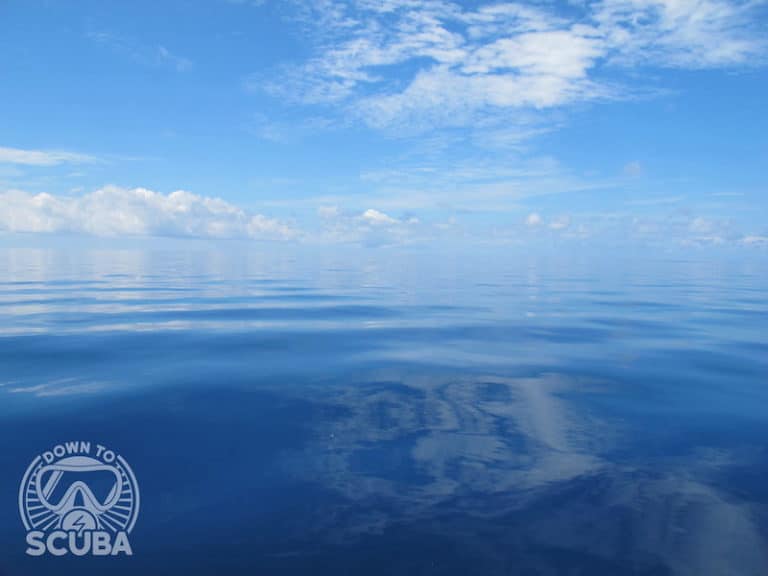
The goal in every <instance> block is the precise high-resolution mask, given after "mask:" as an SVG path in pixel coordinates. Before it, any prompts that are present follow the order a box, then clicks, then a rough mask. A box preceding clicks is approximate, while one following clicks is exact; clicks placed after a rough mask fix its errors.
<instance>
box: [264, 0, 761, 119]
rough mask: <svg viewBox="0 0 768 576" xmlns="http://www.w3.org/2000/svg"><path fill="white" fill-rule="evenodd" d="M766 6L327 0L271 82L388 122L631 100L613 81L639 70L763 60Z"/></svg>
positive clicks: (279, 89) (659, 1)
mask: <svg viewBox="0 0 768 576" xmlns="http://www.w3.org/2000/svg"><path fill="white" fill-rule="evenodd" d="M473 4H474V3H473ZM757 4H758V3H755V2H753V1H752V0H737V1H735V2H734V1H726V0H598V1H593V2H586V3H579V4H576V5H573V6H572V7H571V8H570V9H569V10H567V11H566V10H558V11H556V10H555V9H554V8H552V7H551V6H550V5H548V4H527V3H518V2H503V3H486V4H481V5H480V6H476V5H475V6H474V7H472V8H468V7H462V6H459V5H458V4H455V3H452V2H444V1H441V0H387V1H381V0H379V1H375V2H374V1H372V0H350V1H336V0H315V1H314V2H310V3H303V5H302V14H303V16H304V19H305V21H306V23H307V24H308V25H309V27H310V28H313V29H314V30H315V31H316V33H315V35H314V36H311V37H312V38H314V39H315V41H316V43H317V45H316V51H315V53H314V55H313V56H311V57H310V58H309V59H308V60H307V61H305V62H304V63H303V64H301V65H299V66H297V67H295V68H293V69H292V70H288V71H287V73H286V70H281V75H280V82H279V83H271V84H270V83H269V82H267V83H266V84H267V89H268V90H270V91H272V92H273V93H277V94H280V95H282V96H286V97H289V98H293V99H298V100H299V101H301V102H304V103H315V104H317V103H326V104H329V103H330V104H337V105H341V106H342V107H343V108H344V109H345V110H346V111H350V110H351V111H352V112H353V113H355V114H357V115H358V116H360V117H362V119H363V120H364V121H365V122H367V123H368V124H369V125H371V126H374V127H378V128H386V127H392V126H399V127H413V125H414V123H422V124H425V125H428V126H446V125H448V126H453V125H471V124H474V123H475V122H476V121H477V119H478V117H480V118H487V117H488V115H494V114H499V115H500V114H501V113H502V112H504V111H506V110H510V109H513V110H521V109H534V110H542V109H547V108H554V107H559V106H563V105H566V104H569V103H573V102H583V101H589V100H595V99H604V98H615V97H619V96H622V94H623V92H624V90H623V89H621V88H619V87H618V85H617V84H616V83H614V82H609V81H608V80H606V78H607V77H608V76H610V75H612V74H613V75H615V72H616V71H622V70H628V69H630V68H636V67H638V66H654V67H661V68H670V67H671V68H691V69H697V68H712V67H728V66H743V65H751V64H753V63H754V61H755V59H756V58H761V57H762V56H763V54H764V52H765V48H766V42H765V41H764V40H763V38H762V35H761V33H760V31H759V30H758V28H757V26H756V25H755V23H754V18H752V16H753V15H754V11H755V6H756V5H757ZM286 79H287V81H286ZM504 118H505V120H507V121H508V120H509V116H508V115H505V116H504Z"/></svg>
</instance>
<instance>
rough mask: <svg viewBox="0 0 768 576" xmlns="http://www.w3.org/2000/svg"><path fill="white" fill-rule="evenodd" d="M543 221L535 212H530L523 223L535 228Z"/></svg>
mask: <svg viewBox="0 0 768 576" xmlns="http://www.w3.org/2000/svg"><path fill="white" fill-rule="evenodd" d="M542 222H543V220H542V219H541V216H540V215H539V214H538V213H537V212H531V213H530V214H528V217H527V218H526V219H525V223H526V225H528V226H531V227H535V226H540V225H541V223H542Z"/></svg>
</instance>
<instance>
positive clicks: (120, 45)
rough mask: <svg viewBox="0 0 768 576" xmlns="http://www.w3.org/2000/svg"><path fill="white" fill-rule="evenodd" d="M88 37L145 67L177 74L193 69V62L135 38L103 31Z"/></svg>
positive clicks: (160, 46) (160, 45)
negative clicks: (173, 71)
mask: <svg viewBox="0 0 768 576" xmlns="http://www.w3.org/2000/svg"><path fill="white" fill-rule="evenodd" d="M88 37H89V38H90V39H91V40H93V41H95V42H98V43H99V44H102V45H104V46H108V47H109V48H111V49H112V50H114V51H115V52H117V53H120V54H125V55H126V56H128V57H130V58H132V59H133V60H135V61H136V62H140V63H142V64H145V65H147V66H157V67H168V68H173V69H174V70H176V71H177V72H186V71H187V70H190V69H191V68H192V67H193V62H192V61H191V60H190V59H188V58H185V57H183V56H179V55H178V54H176V53H174V52H172V51H171V50H169V49H168V48H167V47H165V46H164V45H162V44H149V43H145V42H142V41H139V40H136V39H135V38H131V37H128V36H123V35H119V34H114V33H112V32H105V31H101V32H91V33H89V34H88Z"/></svg>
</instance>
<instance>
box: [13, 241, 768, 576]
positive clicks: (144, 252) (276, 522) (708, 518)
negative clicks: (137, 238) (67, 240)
mask: <svg viewBox="0 0 768 576" xmlns="http://www.w3.org/2000/svg"><path fill="white" fill-rule="evenodd" d="M767 439H768V267H766V266H765V265H764V262H761V261H760V260H759V259H758V258H751V259H746V258H739V259H735V258H730V257H722V258H717V259H705V258H704V254H703V253H702V254H697V253H696V252H695V251H693V252H692V253H688V254H684V255H680V254H678V255H676V256H673V255H668V254H667V255H665V254H652V255H649V254H646V255H638V254H634V255H619V254H618V253H617V254H613V255H603V256H601V257H590V256H587V255H580V254H578V253H572V254H570V255H568V256H565V255H560V256H558V255H557V254H555V253H552V254H539V255H532V254H525V253H519V252H507V251H505V250H504V249H500V248H498V247H496V248H493V249H489V250H488V251H483V250H478V251H477V253H475V254H460V253H451V252H449V251H446V252H445V253H436V252H430V253H421V252H419V251H417V250H413V251H410V252H409V251H404V250H398V251H394V250H389V249H387V248H371V249H360V250H355V251H346V252H339V253H331V251H329V250H316V251H311V250H300V249H296V250H293V251H286V252H284V253H281V254H274V253H271V252H270V251H269V250H268V249H266V248H265V249H259V248H258V247H253V248H250V249H248V250H229V251H228V250H217V249H215V248H210V249H209V248H206V247H197V246H196V247H195V248H194V249H193V248H190V249H184V248H179V249H175V248H174V249H172V250H166V251H159V250H153V249H152V248H151V247H142V248H140V249H104V250H95V249H83V250H67V249H64V248H62V249H60V250H55V249H43V248H27V249H21V248H11V247H6V248H3V249H2V250H0V446H1V448H2V458H1V460H0V461H1V462H2V467H1V468H0V469H1V470H2V474H0V574H2V576H20V575H36V574H47V573H54V572H55V573H57V574H99V575H105V574H126V575H127V574H131V575H133V574H152V575H176V574H178V575H182V574H184V575H197V574H212V575H214V574H216V575H223V574H227V575H240V574H243V575H244V574H249V575H250V574H264V575H279V574H288V575H293V574H296V575H299V574H301V575H305V574H323V575H325V574H328V575H334V576H341V575H362V574H365V575H378V574H402V575H411V574H414V575H475V574H476V575H479V576H492V575H497V574H499V575H501V574H504V575H518V574H519V575H569V576H573V575H589V576H599V575H607V576H608V575H609V576H621V575H635V574H637V575H691V576H707V575H712V576H721V575H724V574H728V575H729V576H739V575H755V576H760V575H765V574H768V481H766V479H767V478H768V442H767ZM67 442H89V443H93V446H95V445H96V444H98V445H100V446H103V447H107V448H108V449H109V450H110V451H113V452H114V453H116V454H119V455H120V457H121V458H122V459H124V462H126V463H128V464H129V466H130V469H131V470H132V472H133V474H134V475H135V484H136V489H135V492H136V494H135V495H134V497H133V498H134V500H132V502H133V504H132V505H131V506H134V507H135V508H134V509H135V516H136V517H135V526H133V527H132V529H131V530H130V535H129V537H130V546H131V552H132V554H131V555H127V554H120V555H117V556H114V557H113V556H106V557H93V556H91V555H86V556H84V557H77V556H74V555H73V554H67V555H66V556H62V557H60V558H58V557H52V556H50V555H45V556H40V557H35V556H30V555H28V554H26V553H25V550H26V549H27V547H28V544H27V541H26V540H25V538H26V536H27V532H28V529H27V528H28V527H26V526H25V523H24V514H25V513H24V511H23V510H22V511H20V504H22V508H23V506H24V504H23V503H20V498H19V493H20V486H21V487H22V492H23V491H24V490H23V485H24V478H25V471H26V470H27V469H28V467H29V466H30V463H31V462H33V461H34V459H35V458H36V457H38V456H40V455H43V454H44V453H45V452H46V451H51V450H52V449H53V447H55V446H58V445H64V444H65V443H67ZM43 460H44V459H43ZM61 470H64V468H61ZM61 470H60V471H61ZM93 470H95V471H96V472H98V471H102V472H103V470H101V469H100V468H99V469H96V468H94V469H93ZM64 476H66V474H64ZM71 485H72V484H70V486H71ZM120 485H121V487H124V484H120ZM139 493H140V508H139V507H138V506H135V505H136V504H137V503H138V500H139V498H138V497H136V496H137V495H138V494H139ZM52 497H53V496H51V498H52ZM22 500H23V498H22ZM102 503H103V502H102ZM53 504H55V502H53ZM136 508H138V509H136ZM52 517H53V516H52Z"/></svg>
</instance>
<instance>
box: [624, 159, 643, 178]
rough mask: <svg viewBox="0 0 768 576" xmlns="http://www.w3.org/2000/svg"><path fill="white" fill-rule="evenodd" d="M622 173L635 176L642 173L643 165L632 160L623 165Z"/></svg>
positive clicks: (631, 176)
mask: <svg viewBox="0 0 768 576" xmlns="http://www.w3.org/2000/svg"><path fill="white" fill-rule="evenodd" d="M624 174H625V175H627V176H629V177H630V178H637V177H639V176H642V175H643V165H642V164H640V162H638V161H636V160H634V161H632V162H628V163H627V164H625V165H624Z"/></svg>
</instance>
